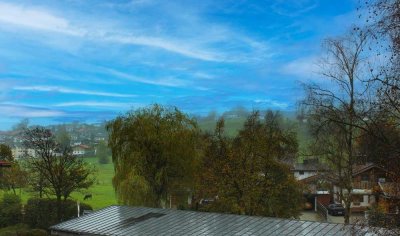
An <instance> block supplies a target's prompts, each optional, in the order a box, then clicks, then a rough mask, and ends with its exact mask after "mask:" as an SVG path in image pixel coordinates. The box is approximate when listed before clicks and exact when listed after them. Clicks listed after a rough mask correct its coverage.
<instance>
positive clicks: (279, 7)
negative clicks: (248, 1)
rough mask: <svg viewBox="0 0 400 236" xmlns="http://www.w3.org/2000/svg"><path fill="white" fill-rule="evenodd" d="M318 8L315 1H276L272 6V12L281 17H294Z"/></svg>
mask: <svg viewBox="0 0 400 236" xmlns="http://www.w3.org/2000/svg"><path fill="white" fill-rule="evenodd" d="M317 6H318V1H317V0H297V1H286V0H278V1H276V2H275V4H273V5H272V7H271V8H272V10H273V11H274V12H275V13H277V14H279V15H283V16H289V17H296V16H299V15H301V14H303V13H306V12H308V11H311V10H312V9H314V8H316V7H317Z"/></svg>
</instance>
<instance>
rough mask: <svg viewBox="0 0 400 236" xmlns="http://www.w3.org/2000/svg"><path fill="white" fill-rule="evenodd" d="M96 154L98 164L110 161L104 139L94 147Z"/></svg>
mask: <svg viewBox="0 0 400 236" xmlns="http://www.w3.org/2000/svg"><path fill="white" fill-rule="evenodd" d="M96 156H97V158H98V161H99V164H108V163H109V162H110V158H109V156H110V150H109V149H108V147H107V144H106V143H105V142H104V141H101V142H99V144H98V145H97V149H96Z"/></svg>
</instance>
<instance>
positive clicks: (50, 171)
mask: <svg viewBox="0 0 400 236" xmlns="http://www.w3.org/2000/svg"><path fill="white" fill-rule="evenodd" d="M23 143H24V146H25V148H26V149H33V150H34V151H35V153H34V155H33V154H30V153H29V152H27V153H26V155H27V157H28V159H27V163H28V168H29V170H30V171H31V172H32V173H34V174H35V175H36V176H37V177H38V178H37V179H36V181H38V182H37V183H35V184H36V185H40V186H41V189H40V191H42V190H44V191H45V193H47V194H50V195H53V196H55V197H56V199H57V216H58V220H61V218H62V209H61V206H62V200H64V201H65V200H66V199H68V197H69V196H70V194H71V193H72V192H74V191H78V190H80V189H87V188H89V187H90V186H91V185H92V184H93V183H94V178H93V176H92V174H93V169H92V168H90V167H89V166H88V165H87V164H86V163H85V162H83V161H82V160H80V159H77V158H76V157H75V156H73V155H72V153H71V152H70V150H71V149H70V148H65V147H63V146H62V145H60V144H59V143H57V142H56V139H55V137H54V136H53V134H52V133H51V131H50V130H48V129H45V128H43V127H36V128H33V129H26V130H25V132H24V142H23ZM43 183H46V185H43Z"/></svg>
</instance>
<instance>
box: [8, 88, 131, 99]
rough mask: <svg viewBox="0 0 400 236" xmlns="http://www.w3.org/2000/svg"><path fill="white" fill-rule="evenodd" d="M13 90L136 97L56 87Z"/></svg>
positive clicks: (125, 96) (125, 95)
mask: <svg viewBox="0 0 400 236" xmlns="http://www.w3.org/2000/svg"><path fill="white" fill-rule="evenodd" d="M13 89H14V90H19V91H34V92H55V93H66V94H82V95H94V96H104V97H121V98H130V97H136V95H133V94H121V93H108V92H98V91H90V90H80V89H71V88H66V87H57V86H16V87H14V88H13Z"/></svg>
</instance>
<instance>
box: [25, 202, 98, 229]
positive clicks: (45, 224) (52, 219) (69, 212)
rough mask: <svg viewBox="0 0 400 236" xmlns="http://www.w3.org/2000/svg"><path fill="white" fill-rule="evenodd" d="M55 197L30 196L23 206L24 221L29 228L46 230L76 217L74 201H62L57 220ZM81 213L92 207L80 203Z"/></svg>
mask: <svg viewBox="0 0 400 236" xmlns="http://www.w3.org/2000/svg"><path fill="white" fill-rule="evenodd" d="M57 204H58V203H57V201H56V199H35V198H31V199H29V200H28V203H27V205H26V207H25V223H26V224H28V225H29V226H30V227H31V228H39V229H45V230H47V229H48V228H49V227H50V226H52V225H55V224H57V223H60V222H62V221H66V220H69V219H73V218H75V217H77V205H76V202H75V201H71V200H66V201H62V208H61V209H62V212H61V214H62V215H61V218H60V220H57V211H56V209H57ZM80 210H81V213H82V212H83V211H84V210H92V207H91V206H90V205H88V204H85V203H80Z"/></svg>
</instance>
